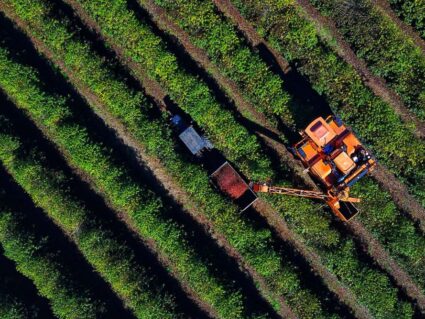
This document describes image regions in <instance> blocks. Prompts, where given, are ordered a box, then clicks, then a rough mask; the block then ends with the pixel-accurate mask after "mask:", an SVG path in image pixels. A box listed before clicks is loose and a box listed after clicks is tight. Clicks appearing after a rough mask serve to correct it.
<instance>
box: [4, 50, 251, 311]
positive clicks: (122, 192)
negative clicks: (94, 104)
mask: <svg viewBox="0 0 425 319" xmlns="http://www.w3.org/2000/svg"><path fill="white" fill-rule="evenodd" d="M0 70H1V74H2V75H1V77H0V87H1V88H2V89H3V90H4V91H5V92H6V93H7V94H8V95H9V96H10V97H11V99H13V100H14V101H15V103H16V105H17V106H18V107H20V108H22V109H24V110H25V111H26V112H28V113H29V114H30V116H31V117H32V119H33V120H34V121H35V122H37V123H38V124H40V125H43V126H44V127H45V128H46V130H47V131H48V134H49V135H50V137H51V138H52V140H53V141H54V142H56V143H57V144H58V145H59V146H60V147H61V148H62V149H63V150H64V151H65V152H66V154H67V159H68V160H69V161H70V162H71V164H72V165H73V166H75V167H78V168H79V169H81V170H82V171H83V172H84V173H85V174H87V175H88V176H90V178H91V179H92V181H93V182H94V185H96V186H97V188H98V189H101V190H102V193H103V194H104V195H105V197H106V198H107V199H108V200H109V201H110V202H111V203H112V205H113V206H114V207H116V208H117V210H119V211H122V212H126V213H127V214H128V216H129V218H130V220H131V222H132V223H133V225H135V227H136V229H137V230H138V232H139V233H140V234H141V236H142V238H144V239H146V240H150V241H154V242H155V244H156V247H157V249H158V252H159V253H161V254H163V255H164V256H166V257H167V258H169V260H171V262H172V264H173V265H174V267H175V269H176V271H177V275H178V276H179V277H180V279H181V280H183V281H184V282H185V283H186V284H188V285H190V287H191V288H192V289H193V290H194V291H196V293H197V294H198V295H199V296H200V297H201V298H202V299H203V300H205V301H206V302H208V303H210V304H211V305H214V307H215V308H216V309H217V312H218V313H219V314H220V316H222V317H223V318H229V317H230V318H243V317H245V316H246V315H247V314H246V313H245V308H244V304H243V298H245V296H243V295H242V292H241V288H239V287H238V286H237V285H236V283H233V282H229V281H226V279H222V278H218V276H215V275H214V274H213V273H212V269H214V268H218V267H219V266H218V265H217V264H216V263H215V262H214V261H212V260H210V259H208V260H206V259H204V258H203V257H202V256H200V255H199V254H198V253H197V252H196V251H194V248H193V246H192V245H191V244H190V242H189V237H188V235H187V233H186V231H185V230H184V229H183V226H182V225H180V224H177V222H175V221H174V220H173V218H172V214H169V212H168V211H167V209H166V208H163V206H162V202H161V200H160V198H159V197H157V196H156V195H155V194H154V193H152V192H151V191H149V190H148V189H146V188H143V187H142V186H141V185H140V184H138V183H137V182H136V181H135V180H134V179H132V178H130V177H129V176H130V175H129V174H128V171H127V170H126V169H125V168H124V167H121V166H119V165H118V164H116V163H115V161H114V160H113V159H112V157H111V155H110V152H109V150H107V149H106V148H105V147H104V145H102V144H100V143H96V142H94V140H93V138H92V137H91V136H90V135H89V134H88V132H87V128H86V127H84V126H82V125H80V124H79V123H78V121H77V120H76V119H75V118H73V117H72V116H70V112H69V104H68V102H66V101H65V100H64V99H63V98H60V97H59V98H58V97H57V96H53V95H48V94H46V93H45V92H43V91H42V89H41V88H40V86H39V83H38V82H37V81H35V78H36V75H35V73H34V72H32V71H31V69H29V68H27V67H24V66H22V65H19V64H17V63H14V62H12V61H11V60H10V59H9V58H8V56H7V53H6V52H5V51H4V50H0ZM109 89H110V88H109ZM58 114H62V115H63V116H62V117H60V116H59V117H58ZM5 140H6V141H7V139H6V138H5ZM9 144H10V146H9ZM6 146H8V147H7V149H6ZM14 147H16V145H15V143H13V141H7V144H6V145H5V147H4V148H2V150H1V151H0V153H1V156H2V158H3V162H4V163H5V164H14V163H16V161H17V158H16V157H11V156H10V155H8V154H10V152H9V150H11V149H13V148H14ZM19 173H20V174H22V175H23V176H20V177H21V178H24V181H22V184H23V187H25V189H26V190H27V191H28V192H30V191H31V192H36V193H37V194H38V196H39V197H37V198H34V201H35V202H36V203H37V204H40V206H41V203H42V202H43V203H47V202H48V203H49V205H48V207H49V210H50V212H51V213H50V214H51V215H52V216H53V217H55V218H60V219H61V222H62V223H63V227H65V228H66V229H67V230H69V231H71V232H75V231H78V230H79V229H81V228H84V227H82V226H81V225H82V222H83V221H84V220H85V219H84V218H85V216H86V215H87V213H86V212H85V211H84V210H82V209H81V205H80V203H78V202H77V201H75V200H74V201H71V200H68V201H67V203H66V204H67V210H68V211H69V213H68V214H64V212H63V209H64V207H63V205H64V203H63V200H62V199H61V197H62V196H64V194H63V192H64V190H63V187H60V186H61V185H55V186H56V187H53V183H54V182H55V181H56V179H55V178H53V177H52V180H48V181H46V180H45V179H43V177H44V176H46V174H47V173H43V169H42V168H40V167H37V166H35V167H34V166H33V165H24V166H23V167H20V170H19ZM17 179H18V178H17ZM45 183H48V185H43V186H44V187H45V188H48V191H47V190H46V191H44V192H42V193H40V184H45ZM42 207H46V206H44V205H43V206H42ZM45 209H47V208H45ZM72 212H73V213H72ZM63 215H65V217H63ZM69 217H72V220H71V221H68V218H69ZM105 234H107V233H106V232H105ZM98 239H99V235H98V233H97V229H96V230H95V231H94V232H92V231H91V230H85V232H84V233H82V234H80V235H79V241H80V248H81V249H83V250H84V248H85V247H86V245H87V247H88V248H90V247H91V248H92V249H95V248H99V249H100V248H102V247H104V251H103V252H102V253H103V254H104V256H103V257H102V258H101V259H97V260H96V262H97V264H96V266H97V268H98V270H99V272H101V273H107V274H108V276H111V278H116V277H117V276H119V277H121V276H123V274H125V273H126V272H122V269H130V267H131V266H132V265H131V263H129V262H128V260H123V261H121V265H120V267H121V268H117V267H116V268H114V269H110V263H111V262H113V261H115V260H116V258H117V257H118V256H120V255H121V253H120V247H119V245H118V244H116V246H114V245H115V244H114V242H112V243H110V244H109V245H105V244H107V243H108V241H109V240H110V239H109V238H108V236H106V237H104V238H102V241H99V240H98ZM98 245H99V246H98ZM213 267H214V268H213ZM128 272H129V273H132V274H126V275H127V276H128V277H129V279H131V276H136V277H137V276H138V275H137V274H133V273H134V272H135V271H134V270H132V271H130V270H128ZM144 280H146V279H145V278H144ZM137 282H138V281H137ZM131 287H133V286H131ZM133 288H134V290H133V291H132V293H135V290H136V291H137V290H138V289H140V288H139V287H133ZM120 289H122V290H118V288H117V290H118V292H119V293H120V294H121V295H122V296H125V297H127V295H126V292H127V290H126V289H128V287H125V286H121V287H120ZM130 296H131V295H130ZM132 297H134V300H132V301H133V302H131V303H129V305H130V306H131V307H132V308H133V309H134V310H135V312H136V313H137V314H138V315H139V316H141V317H143V316H147V313H149V314H150V316H152V317H158V318H160V317H161V315H160V314H161V313H163V315H162V318H165V317H170V316H171V317H172V316H173V314H172V312H170V313H167V311H166V309H167V307H168V306H167V302H166V300H161V299H159V298H154V296H152V295H151V296H150V298H146V296H143V294H142V293H140V295H135V296H132ZM142 297H143V299H142ZM139 298H140V299H139ZM150 299H152V300H150ZM142 301H145V302H142ZM161 301H162V302H163V303H164V304H162V302H161Z"/></svg>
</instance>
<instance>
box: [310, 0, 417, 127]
mask: <svg viewBox="0 0 425 319" xmlns="http://www.w3.org/2000/svg"><path fill="white" fill-rule="evenodd" d="M311 2H312V3H313V5H314V6H316V8H317V9H318V10H319V11H320V13H321V14H323V15H325V16H328V17H330V18H331V19H332V20H333V21H334V22H335V24H336V26H337V28H338V30H339V31H340V32H341V33H342V35H343V36H344V38H345V40H346V41H347V42H348V43H349V45H350V46H351V48H352V49H353V50H354V52H355V53H356V55H357V56H358V57H359V58H361V59H363V60H364V61H365V62H366V63H367V65H368V66H369V68H370V70H371V71H372V72H373V73H374V74H375V75H377V76H379V77H381V78H383V79H384V80H385V81H386V83H387V84H388V86H389V87H390V88H392V89H393V90H394V91H395V92H397V94H398V95H399V96H400V97H401V98H402V99H403V101H404V103H405V104H406V106H407V107H409V108H410V109H411V110H412V111H413V112H414V113H416V115H417V116H418V117H419V118H421V119H422V120H424V119H425V55H424V54H422V51H421V50H420V49H419V48H418V47H416V45H415V44H414V43H413V41H410V40H409V39H408V38H407V37H406V36H405V34H404V33H403V31H402V30H401V29H399V28H398V27H397V26H396V25H395V24H394V23H393V22H392V21H391V20H390V19H389V18H388V17H386V16H385V15H383V14H382V12H381V11H379V9H377V8H376V7H374V6H373V4H372V3H371V2H370V1H369V0H361V1H356V3H355V4H353V5H347V4H345V3H343V2H341V1H337V0H335V1H326V2H323V1H318V0H312V1H311Z"/></svg>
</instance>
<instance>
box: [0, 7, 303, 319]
mask: <svg viewBox="0 0 425 319" xmlns="http://www.w3.org/2000/svg"><path fill="white" fill-rule="evenodd" d="M0 10H2V11H3V12H6V11H5V8H3V6H2V5H1V4H0ZM6 13H7V12H6ZM7 15H8V16H10V18H11V19H12V20H14V21H15V23H16V24H17V25H18V26H19V27H20V28H21V29H22V30H24V31H25V28H26V27H28V26H26V25H25V24H24V23H23V22H22V21H20V20H19V19H17V17H16V16H14V15H13V14H12V13H10V14H9V13H7ZM30 38H31V41H32V42H33V43H34V45H35V47H36V48H37V50H38V51H39V52H41V53H42V54H43V55H45V56H46V57H47V58H48V59H49V60H51V61H55V63H56V64H57V65H58V66H59V68H60V69H61V70H62V72H63V73H64V74H66V75H67V76H68V77H69V80H70V82H71V84H72V85H74V86H75V87H76V88H77V89H78V91H79V92H80V93H81V95H82V97H83V98H84V99H85V100H86V101H87V102H88V103H89V104H90V105H92V106H93V107H94V111H95V112H96V114H97V115H98V116H99V117H100V118H101V119H102V120H103V121H104V122H105V124H107V125H108V126H109V127H111V128H112V129H113V130H114V131H115V132H116V133H117V136H118V137H119V138H120V139H121V140H122V141H123V143H124V144H126V145H127V146H129V147H131V148H132V149H133V150H134V151H135V153H136V154H138V158H137V160H138V161H139V162H140V165H142V166H143V167H146V168H147V169H148V170H150V171H151V172H152V174H153V175H154V176H155V177H156V178H157V179H158V181H159V182H161V183H162V185H163V186H164V188H165V189H167V190H168V191H169V195H170V196H171V197H172V198H173V199H175V200H176V202H177V203H179V204H180V205H182V207H185V209H186V212H187V213H188V214H190V215H191V216H192V217H193V218H194V219H195V220H196V221H197V222H198V224H200V225H202V228H203V229H204V230H205V231H206V232H208V233H210V234H211V237H212V238H214V239H215V240H216V242H217V243H218V245H219V246H220V247H222V248H223V249H224V250H225V252H226V254H227V255H229V256H230V257H231V258H233V259H234V260H236V261H237V263H238V265H239V267H240V270H241V271H242V272H244V273H245V274H247V275H248V276H250V277H251V278H253V280H254V281H255V282H256V283H257V284H258V287H259V290H260V292H261V293H262V294H263V295H264V296H271V297H272V298H275V299H277V300H279V302H280V305H281V309H280V315H281V316H282V318H293V319H295V318H296V316H295V314H294V313H293V312H292V310H291V309H290V308H289V307H288V306H287V304H286V302H285V300H284V299H283V298H282V297H281V296H275V295H274V294H273V292H271V290H270V288H269V287H268V285H267V282H266V280H265V279H264V278H263V277H262V276H261V275H260V274H258V273H257V271H256V270H255V269H254V268H252V266H251V265H249V264H248V263H247V262H246V261H245V259H244V258H243V257H242V255H241V254H240V253H239V252H238V251H237V250H236V249H235V248H234V247H233V246H232V245H231V244H230V243H229V242H228V240H227V239H226V238H225V237H224V236H223V235H222V234H221V233H218V232H216V230H215V226H214V224H213V223H212V222H211V221H210V220H209V219H207V218H206V216H207V214H206V213H205V212H204V211H205V209H207V208H206V207H199V206H198V205H196V204H195V203H194V202H193V201H192V200H191V199H190V195H189V194H188V193H187V192H186V191H184V190H183V189H182V188H181V187H180V185H178V183H177V182H175V181H174V180H173V179H172V177H171V176H170V175H169V174H168V172H166V169H165V168H164V166H163V165H162V163H160V161H159V160H158V159H157V158H153V157H151V156H149V155H147V154H146V152H145V148H144V146H143V145H142V144H140V143H139V142H138V141H137V140H136V139H134V137H133V136H132V134H131V133H129V132H128V131H127V129H126V128H125V126H124V125H123V124H122V123H121V122H119V121H118V120H117V119H116V118H114V117H113V116H111V115H110V114H109V113H108V112H107V111H106V107H105V106H104V105H102V104H101V103H100V101H99V100H98V99H97V97H96V95H95V94H93V93H92V92H91V91H90V90H89V89H88V88H86V87H84V86H83V85H81V83H79V82H78V80H77V79H76V78H75V76H74V75H73V72H71V71H70V70H68V69H67V68H66V67H65V66H64V64H63V62H62V61H58V60H55V59H54V56H53V54H52V53H51V52H50V51H49V50H48V49H47V47H45V46H44V45H43V44H42V43H41V42H40V41H38V39H36V38H34V37H30ZM120 58H122V56H120ZM126 63H128V64H127V65H128V67H130V68H131V67H133V66H135V67H137V68H138V69H140V68H139V66H138V65H137V66H136V65H135V63H134V62H132V61H128V62H126ZM147 82H148V83H149V85H148V88H147V87H145V89H146V90H147V92H148V94H150V95H151V96H152V97H154V98H155V100H156V101H160V102H162V101H163V98H164V96H165V94H164V93H163V90H162V88H160V87H159V85H158V83H156V82H153V81H151V80H148V81H147ZM147 82H146V79H145V81H143V85H145V84H146V83H147ZM61 153H62V154H64V156H65V157H66V152H63V151H61ZM71 167H72V166H71ZM73 169H74V171H75V172H76V174H77V175H78V176H79V177H80V178H81V179H82V180H84V181H85V182H87V183H88V184H89V185H90V186H91V187H92V185H93V184H92V183H91V180H90V179H89V178H88V177H87V176H86V175H85V174H84V173H83V172H81V171H80V170H79V169H78V168H76V167H73ZM92 189H93V191H94V192H96V193H98V194H99V195H100V196H102V198H105V196H104V194H103V193H101V192H99V190H97V189H95V188H93V187H92ZM106 203H107V205H108V207H109V208H111V209H112V210H114V211H117V210H115V209H114V207H113V206H112V205H111V203H109V202H108V201H107V200H106ZM117 215H118V216H119V217H120V219H121V220H122V221H123V222H125V224H126V225H127V226H128V227H129V229H131V230H132V232H133V233H134V234H136V236H137V237H138V238H140V236H139V235H138V232H137V229H136V227H135V226H134V225H133V224H132V223H131V221H130V220H129V218H128V216H127V214H125V213H123V212H118V211H117ZM144 244H145V245H147V247H149V248H150V249H151V252H152V253H153V254H154V255H155V256H157V258H158V260H159V261H160V262H161V264H163V265H164V267H165V268H170V269H171V270H175V267H174V266H173V264H172V262H171V261H170V260H168V259H167V258H166V257H165V256H162V255H161V254H158V252H157V249H156V248H155V247H156V246H155V244H154V243H153V242H149V241H148V242H145V241H144ZM167 266H168V267H167ZM174 272H175V271H173V273H174ZM173 273H172V275H173V276H174V274H173ZM174 278H176V279H177V280H178V278H177V277H176V276H174ZM179 282H180V283H181V285H182V288H183V290H184V291H185V292H186V294H187V295H188V297H189V298H190V299H191V300H193V301H194V302H195V303H196V304H197V305H198V306H199V307H200V308H201V309H202V310H203V311H204V312H205V313H208V314H209V316H210V317H212V318H217V317H218V316H217V315H216V312H215V310H214V309H213V308H212V307H211V306H210V305H208V304H206V303H204V302H203V301H202V300H200V299H199V298H198V296H197V295H196V293H195V292H194V291H193V290H192V289H191V288H190V287H189V286H188V285H187V284H186V283H185V282H182V281H179Z"/></svg>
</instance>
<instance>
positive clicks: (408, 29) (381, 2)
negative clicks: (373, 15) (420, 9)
mask: <svg viewBox="0 0 425 319" xmlns="http://www.w3.org/2000/svg"><path fill="white" fill-rule="evenodd" d="M371 1H372V2H373V3H374V4H375V6H376V7H377V8H378V9H379V10H381V12H382V13H384V14H385V15H386V16H387V17H388V18H389V19H390V20H391V21H392V22H393V23H395V24H396V25H397V26H398V27H399V28H400V29H401V30H403V32H404V33H405V34H406V36H409V37H410V38H411V39H412V41H413V42H414V43H415V44H416V45H417V46H418V47H419V48H420V49H421V50H422V52H423V53H424V54H425V40H424V39H422V38H421V37H420V35H419V34H418V33H417V32H416V31H415V29H414V28H412V26H410V25H408V24H406V23H404V22H403V21H402V20H400V18H399V17H398V16H397V14H396V13H395V12H394V11H393V10H392V9H391V6H390V4H389V3H388V1H387V0H371Z"/></svg>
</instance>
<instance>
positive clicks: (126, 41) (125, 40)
mask: <svg viewBox="0 0 425 319" xmlns="http://www.w3.org/2000/svg"><path fill="white" fill-rule="evenodd" d="M78 2H79V3H80V4H81V6H82V7H83V8H84V9H85V10H87V13H88V14H89V15H90V16H91V17H92V18H93V20H95V21H96V22H97V23H98V25H99V26H100V28H101V29H102V33H103V34H104V35H105V36H106V37H107V38H111V39H112V40H113V41H114V43H115V44H116V45H118V46H121V47H122V48H123V50H122V52H123V54H124V55H125V56H126V57H129V58H131V59H132V60H134V61H137V63H138V64H139V65H141V66H142V67H143V68H144V69H145V70H146V73H147V75H148V76H149V77H151V78H153V79H154V80H156V81H158V82H159V83H160V84H161V85H162V86H163V87H164V88H165V89H166V91H167V92H168V94H169V95H170V97H171V98H172V99H173V100H174V101H175V102H176V103H177V104H178V105H179V106H180V107H181V108H182V109H183V110H184V111H186V112H188V113H190V115H191V116H192V118H193V119H194V120H195V121H196V122H197V123H198V124H199V125H201V126H202V127H204V128H205V130H206V133H207V135H209V137H210V138H211V140H212V142H213V143H214V144H215V145H216V146H217V147H219V148H220V149H222V150H223V151H224V152H225V155H226V156H227V157H228V158H229V159H231V160H232V161H234V162H237V163H240V165H241V167H243V168H245V169H250V170H251V171H252V173H253V174H255V177H256V179H259V180H260V179H264V178H266V176H267V175H266V174H265V171H267V170H268V169H269V167H270V162H269V161H267V160H266V159H264V158H263V157H262V156H261V150H260V146H259V144H258V142H257V139H256V137H255V136H254V135H250V134H249V133H248V131H247V130H246V129H245V128H244V127H242V126H240V125H238V123H237V121H236V120H235V118H234V117H233V116H232V115H231V113H230V112H229V111H227V110H224V109H223V108H222V107H221V105H220V104H219V103H218V102H217V101H216V99H215V98H214V97H213V95H212V93H211V91H210V89H209V88H208V86H207V85H206V83H204V82H202V81H199V79H198V78H197V77H194V76H191V75H190V74H189V73H187V72H185V71H184V70H183V68H181V67H180V65H179V64H178V62H177V58H176V57H175V56H174V55H173V54H171V53H170V52H169V51H168V50H167V49H166V45H165V43H163V42H162V40H161V39H160V38H158V37H157V36H156V35H155V34H154V33H153V32H152V30H151V29H150V28H149V26H148V24H145V23H142V21H139V20H138V19H137V18H136V17H135V15H134V13H133V12H132V11H129V10H128V9H127V2H126V1H125V0H118V1H114V3H113V5H111V4H110V3H109V2H105V1H78ZM134 30H138V32H134ZM254 162H255V164H254Z"/></svg>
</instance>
